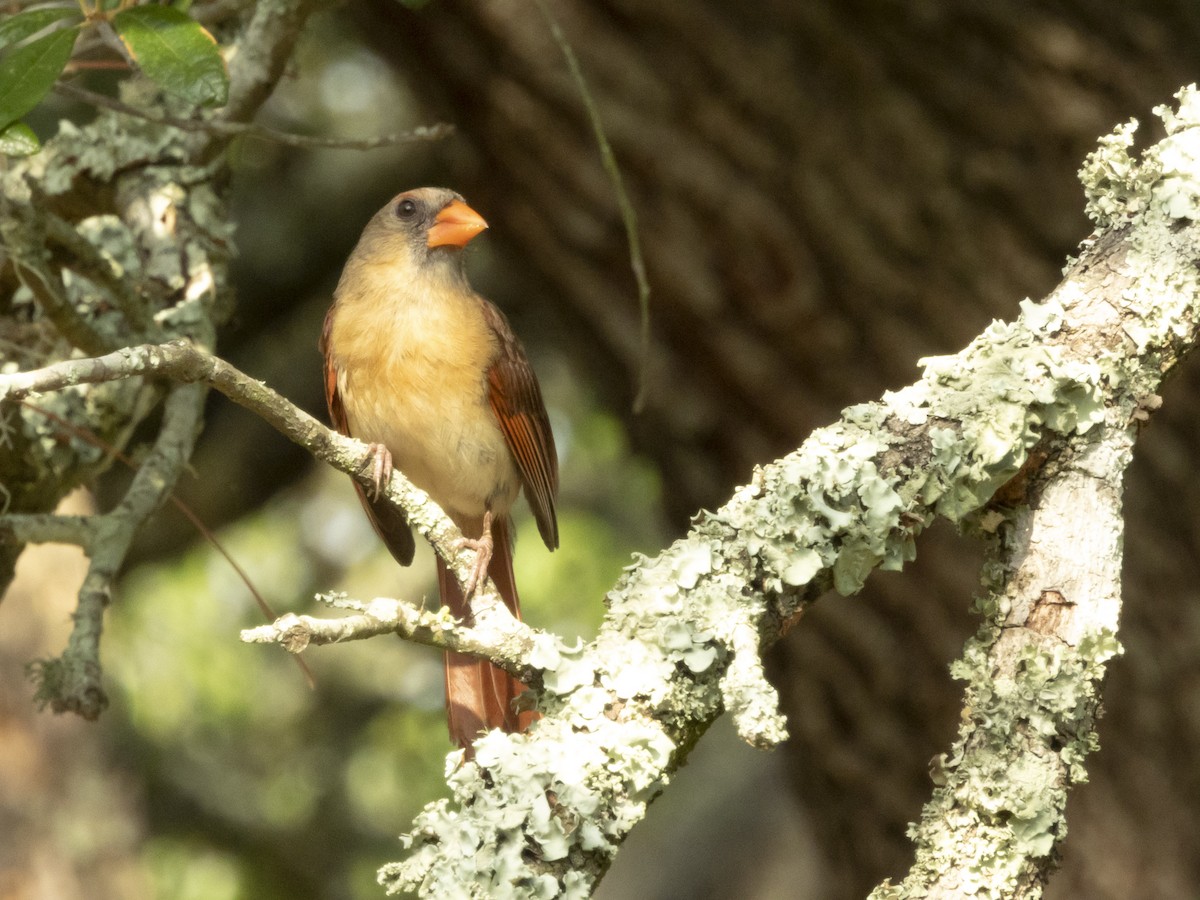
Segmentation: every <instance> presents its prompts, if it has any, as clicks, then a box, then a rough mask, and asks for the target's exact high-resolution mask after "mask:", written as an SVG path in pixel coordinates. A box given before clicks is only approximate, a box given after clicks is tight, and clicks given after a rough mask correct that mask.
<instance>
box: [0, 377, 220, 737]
mask: <svg viewBox="0 0 1200 900" xmlns="http://www.w3.org/2000/svg"><path fill="white" fill-rule="evenodd" d="M204 395H205V391H204V389H203V387H201V386H200V385H179V386H176V387H174V388H172V389H171V392H170V394H169V396H168V397H167V401H166V404H165V406H164V410H163V423H162V427H161V429H160V430H159V433H158V438H157V440H156V441H155V443H154V448H153V449H152V450H151V452H150V455H149V457H148V458H147V459H146V461H145V463H143V464H142V466H141V468H140V469H138V472H137V474H136V475H135V476H134V479H133V483H132V484H130V486H129V489H128V490H127V491H126V492H125V496H124V498H123V499H122V500H121V502H120V503H119V504H118V505H117V507H116V508H115V509H114V510H113V511H112V512H110V513H107V514H106V515H103V516H94V517H91V522H90V523H89V524H90V530H91V534H90V536H89V537H88V538H87V540H86V544H85V545H84V546H85V549H86V550H87V552H88V556H89V557H90V559H91V562H90V564H89V566H88V571H87V575H86V576H85V577H84V581H83V588H82V589H81V590H80V592H79V602H78V605H77V606H76V610H75V616H74V619H75V625H74V628H73V629H72V630H71V637H70V638H69V639H68V642H67V647H66V649H65V650H64V651H63V653H62V655H61V656H60V657H59V658H58V659H54V660H42V661H41V662H39V663H37V664H35V665H34V674H35V678H36V680H37V682H38V690H37V693H36V695H35V697H34V699H35V700H36V701H37V702H38V703H40V704H48V705H49V706H50V708H51V709H53V710H54V711H55V712H74V713H78V714H79V715H81V716H83V717H84V718H85V719H95V718H97V717H98V716H99V715H100V713H101V712H103V711H104V709H105V707H107V706H108V696H107V695H106V693H105V691H104V687H103V685H102V684H101V668H100V635H101V633H102V631H103V630H104V610H105V609H106V608H107V607H108V604H109V602H110V601H111V598H112V586H113V580H114V579H115V578H116V575H117V572H118V571H119V570H120V567H121V564H122V563H123V562H124V561H125V556H126V554H127V553H128V552H129V545H130V544H131V543H132V542H133V538H134V535H136V534H137V532H138V529H139V528H141V526H142V525H143V524H144V523H145V521H146V519H148V518H149V517H150V514H151V513H153V512H154V511H155V510H156V509H158V507H159V506H160V505H161V504H162V502H163V500H164V499H165V498H166V497H167V496H168V495H169V494H170V493H171V490H172V488H174V486H175V482H176V480H177V479H178V478H179V473H180V472H181V471H182V469H183V467H184V466H186V465H187V461H188V458H189V457H190V456H191V451H192V444H193V442H194V440H195V435H196V431H197V429H198V428H199V426H200V420H201V414H202V412H203V408H204ZM7 519H8V517H7V516H0V530H3V529H4V528H5V527H6V525H5V523H6V520H7ZM70 521H74V518H73V519H71V520H70Z"/></svg>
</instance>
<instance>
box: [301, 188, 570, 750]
mask: <svg viewBox="0 0 1200 900" xmlns="http://www.w3.org/2000/svg"><path fill="white" fill-rule="evenodd" d="M484 227H486V226H485V225H484V223H483V220H482V219H481V218H479V216H478V214H476V213H475V212H474V211H473V210H471V209H470V208H469V207H467V206H466V205H465V204H464V203H463V202H462V198H461V197H459V196H458V195H457V194H454V193H453V192H451V191H446V190H443V189H438V188H422V189H419V190H415V191H408V192H406V193H404V194H401V195H399V196H398V197H396V198H394V199H393V200H392V202H391V203H389V204H388V205H387V206H386V207H384V208H383V209H382V210H380V211H379V212H378V213H377V214H376V215H375V216H374V217H373V218H372V219H371V221H370V222H369V223H368V225H367V227H366V228H365V229H364V231H363V235H362V237H361V238H360V239H359V243H358V245H357V246H356V247H355V249H354V252H353V253H352V254H351V256H350V259H349V260H348V261H347V263H346V267H345V269H344V271H343V273H342V277H341V280H340V281H339V282H338V286H337V289H336V291H335V294H334V304H333V306H332V307H331V309H330V311H329V315H328V316H327V318H326V322H325V331H324V334H323V336H322V350H323V352H324V354H325V365H326V395H327V399H328V401H329V409H330V414H331V417H332V418H333V421H334V424H335V425H336V426H337V427H338V428H339V429H340V430H342V431H344V432H346V433H348V434H351V435H353V436H354V437H356V438H358V439H360V440H362V441H365V442H367V443H370V444H373V445H378V447H379V448H381V449H386V454H390V458H391V461H392V463H393V464H394V466H395V467H396V468H398V469H399V470H400V471H402V472H403V473H404V474H405V475H406V476H407V477H408V478H409V479H410V480H411V481H412V482H413V483H414V484H415V485H417V486H418V487H420V488H422V489H423V490H425V491H426V492H427V493H428V494H429V495H430V496H431V497H432V498H433V499H434V500H435V501H436V502H437V503H438V504H439V505H440V506H441V507H442V508H443V509H444V510H445V511H446V513H447V514H448V515H449V516H450V517H451V518H452V519H453V520H454V522H455V524H456V525H458V527H459V528H460V529H461V530H462V532H463V534H464V535H466V536H467V537H468V538H480V537H481V536H482V537H483V538H487V537H488V535H486V534H483V532H484V522H485V514H487V515H489V516H490V519H491V521H492V522H493V523H494V524H493V525H492V528H491V533H490V537H491V538H492V539H493V541H494V550H493V553H492V557H491V561H490V564H489V566H488V569H487V574H488V576H489V577H490V578H491V579H492V581H493V582H494V583H495V584H496V587H497V590H498V591H499V592H500V594H501V596H502V597H504V599H505V601H506V603H507V604H508V605H509V608H510V609H512V611H513V612H514V614H519V603H518V600H517V592H516V585H515V582H514V579H513V573H512V545H511V533H512V532H511V523H510V522H509V512H510V511H511V509H512V507H513V504H514V503H515V502H516V499H517V496H518V495H519V494H520V492H521V490H522V488H524V489H525V494H526V496H527V497H528V498H529V500H530V503H531V505H532V506H533V510H534V516H535V519H536V520H537V523H538V528H539V530H540V531H541V534H542V536H543V539H544V540H545V541H546V544H547V545H548V546H549V547H551V549H553V548H554V547H556V546H557V545H558V530H557V525H556V523H555V514H554V495H555V493H556V491H557V487H558V466H557V460H556V458H555V452H554V441H553V437H552V435H551V432H550V426H549V421H548V419H547V416H546V410H545V406H544V404H543V403H542V398H541V392H540V390H539V389H538V386H537V379H536V378H535V377H534V375H533V370H532V368H531V367H530V365H529V362H528V360H527V359H526V357H525V353H524V351H523V350H522V348H521V345H520V343H519V342H518V341H517V340H516V338H515V337H514V336H513V334H512V331H511V329H510V328H509V326H508V322H507V321H506V320H505V318H504V316H503V314H501V313H500V311H499V310H497V309H496V308H495V307H494V306H492V305H491V304H490V303H488V301H486V300H484V299H483V298H482V297H480V296H479V295H478V294H476V293H475V292H474V291H473V290H472V289H471V287H470V285H469V284H468V282H467V279H466V275H465V272H464V268H463V259H462V247H463V246H465V244H466V243H467V242H468V241H469V240H470V239H471V238H472V237H473V236H474V235H475V234H477V233H478V232H479V231H481V230H482V229H483V228H484ZM359 493H360V496H361V498H362V500H363V505H364V507H365V508H366V509H367V512H368V515H369V516H370V517H371V520H372V523H373V524H374V526H375V529H376V531H377V532H378V533H379V534H380V536H381V537H382V538H383V539H384V541H385V542H386V543H387V545H388V547H389V548H390V549H391V551H392V553H393V555H394V556H395V557H396V559H397V560H399V561H400V562H401V563H403V564H405V565H407V564H408V563H409V562H410V561H411V559H412V552H413V544H412V536H411V534H410V533H409V530H408V527H407V524H406V523H405V522H404V519H403V516H402V514H400V513H399V512H398V511H397V510H395V509H394V508H392V507H391V506H390V505H388V504H387V503H386V501H380V500H377V499H374V498H372V497H371V496H369V495H368V494H367V493H366V492H365V491H363V490H362V489H361V487H360V488H359ZM438 581H439V586H440V589H441V593H442V600H443V602H444V603H445V604H446V605H447V606H449V607H450V609H451V611H452V612H453V613H454V614H455V615H456V616H459V617H466V616H468V615H469V607H468V606H467V602H466V598H465V597H464V596H463V591H462V588H461V586H460V585H458V583H457V582H456V581H455V580H454V577H453V575H452V574H451V573H450V571H449V569H448V568H446V567H445V566H444V565H443V564H442V563H441V561H440V560H439V568H438ZM522 687H523V686H522V685H520V683H519V682H516V681H515V680H514V679H512V678H510V677H509V676H508V675H506V674H505V673H503V672H502V671H500V670H498V669H496V668H494V667H493V666H491V665H490V664H489V663H487V662H480V661H479V660H476V659H474V658H471V657H463V656H459V655H457V654H447V662H446V692H447V710H448V715H449V724H450V732H451V735H452V737H454V739H455V740H456V741H457V742H458V743H459V744H460V745H462V746H463V747H466V748H468V749H469V747H470V743H471V741H472V740H473V739H474V737H475V736H476V735H477V734H478V732H479V731H480V730H481V729H484V728H505V729H507V730H516V729H517V728H518V727H519V722H518V718H517V716H516V713H515V712H514V711H513V709H512V700H513V699H514V697H515V696H516V694H517V693H519V692H520V690H521V689H522Z"/></svg>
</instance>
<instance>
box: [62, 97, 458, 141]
mask: <svg viewBox="0 0 1200 900" xmlns="http://www.w3.org/2000/svg"><path fill="white" fill-rule="evenodd" d="M54 90H55V92H56V93H58V94H61V95H62V96H64V97H70V98H71V99H73V100H79V101H81V102H83V103H87V104H90V105H91V106H98V107H101V108H103V109H108V110H111V111H112V112H117V113H121V114H122V115H127V116H136V117H137V118H139V119H145V120H146V121H147V122H153V123H155V124H156V125H168V126H170V127H172V128H178V129H179V130H181V131H201V132H206V133H208V134H216V135H221V136H223V137H250V138H258V139H259V140H263V141H269V142H271V143H273V144H283V145H285V146H287V147H307V148H321V147H324V148H330V149H334V150H376V149H379V148H380V147H397V146H402V145H404V144H416V143H424V142H429V141H440V140H444V139H445V138H448V137H450V136H451V135H452V134H454V126H453V125H449V124H446V123H443V122H438V123H436V124H434V125H421V126H418V127H417V128H414V129H413V130H412V131H405V132H401V133H399V134H392V135H384V136H382V137H375V138H362V139H355V138H331V137H318V136H314V135H307V134H293V133H291V132H286V131H278V130H276V129H274V128H267V127H266V126H265V125H256V124H254V123H249V122H228V121H224V120H221V119H181V118H178V117H176V116H166V115H162V114H160V113H156V112H151V111H150V110H146V109H141V108H139V107H137V106H130V105H129V104H128V103H123V102H121V101H120V100H117V99H115V98H113V97H108V96H106V95H104V94H97V93H96V92H94V91H89V90H87V89H86V88H81V87H79V86H78V85H74V84H70V83H68V82H60V83H58V84H56V85H55V86H54Z"/></svg>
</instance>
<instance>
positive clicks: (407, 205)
mask: <svg viewBox="0 0 1200 900" xmlns="http://www.w3.org/2000/svg"><path fill="white" fill-rule="evenodd" d="M416 213H417V204H416V202H415V201H413V200H408V199H404V200H401V201H400V202H399V203H397V204H396V215H397V217H399V218H401V219H411V218H412V217H413V216H415V215H416Z"/></svg>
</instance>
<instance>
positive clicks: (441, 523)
mask: <svg viewBox="0 0 1200 900" xmlns="http://www.w3.org/2000/svg"><path fill="white" fill-rule="evenodd" d="M133 376H144V377H163V378H169V379H171V380H173V381H176V382H180V383H184V384H192V383H197V382H203V383H205V384H208V385H210V386H211V387H214V388H216V389H217V390H218V391H220V392H221V393H223V394H224V395H225V396H227V397H229V399H231V400H233V401H234V402H235V403H238V404H239V405H241V406H243V407H245V408H246V409H248V410H250V411H251V412H253V413H254V414H255V415H257V416H259V417H260V418H261V419H262V420H263V421H265V422H266V423H267V424H268V425H270V426H271V427H273V428H275V429H276V430H277V431H278V432H279V433H280V434H282V435H283V436H284V437H286V438H288V439H289V440H291V441H293V442H294V443H296V444H298V445H299V446H301V447H304V448H305V449H306V450H308V451H309V452H310V453H311V454H312V455H313V456H314V457H316V458H317V459H319V460H321V461H322V462H325V463H328V464H329V465H331V466H333V467H334V468H336V469H339V470H340V471H342V472H345V473H347V474H348V475H351V476H353V477H355V478H358V479H359V480H360V481H361V482H362V483H363V484H364V485H367V486H373V484H374V482H373V481H371V469H370V466H369V465H368V464H367V463H368V460H370V459H371V455H370V450H369V449H368V448H367V445H366V444H363V443H362V442H361V441H357V440H355V439H353V438H349V437H345V436H344V435H341V434H338V433H337V432H336V431H332V430H330V429H329V428H326V427H325V426H324V425H322V424H321V423H320V422H318V421H317V420H316V419H314V418H313V417H312V416H310V415H309V414H308V413H306V412H304V410H302V409H300V408H299V407H298V406H296V405H294V404H293V403H291V402H290V401H288V400H287V399H285V398H284V397H282V396H280V395H279V394H278V393H276V392H275V391H273V390H271V389H270V388H269V387H267V386H266V385H265V384H263V383H262V382H261V381H257V380H255V379H253V378H251V377H250V376H248V375H246V374H245V373H243V372H241V371H239V370H238V369H237V368H235V367H234V366H231V365H230V364H229V363H227V362H225V361H224V360H222V359H220V358H219V357H216V356H213V355H212V354H210V353H207V352H205V351H204V350H201V349H200V348H198V347H196V346H195V345H193V344H190V343H188V342H186V341H172V342H169V343H166V344H143V345H141V346H138V347H127V348H124V349H122V350H117V351H115V352H113V353H109V354H107V355H105V356H100V357H94V358H88V359H69V360H63V361H62V362H57V363H53V364H51V365H49V366H45V367H43V368H41V369H35V370H33V371H29V372H14V373H12V374H8V375H3V374H0V403H3V402H4V401H5V400H21V399H24V398H25V397H28V396H29V395H31V394H34V393H38V392H42V391H58V390H62V389H63V388H67V387H72V386H75V385H81V384H100V383H105V382H111V381H119V380H121V379H125V378H131V377H133ZM387 495H388V497H389V499H391V500H392V502H393V503H396V504H397V505H398V506H400V507H401V508H402V509H403V510H404V512H405V517H406V518H407V519H408V521H409V524H410V525H411V526H412V527H413V528H414V529H415V530H416V531H417V533H418V534H420V535H421V536H422V537H423V538H425V539H426V540H427V541H429V543H430V544H431V545H432V546H433V548H434V550H435V551H437V553H438V554H439V555H440V556H441V557H442V558H443V559H445V560H446V561H447V562H448V563H449V564H450V565H451V568H452V569H453V570H454V573H455V576H456V577H457V578H459V580H460V581H465V580H466V578H467V576H468V575H469V573H470V572H471V571H472V567H473V565H474V553H473V552H471V551H466V552H463V551H462V550H461V549H460V546H459V542H460V541H461V539H462V533H461V532H460V531H459V530H458V528H457V527H456V526H455V525H454V523H453V522H451V521H450V519H449V518H448V517H447V516H446V514H445V513H444V512H443V511H442V510H441V509H440V508H439V507H438V505H437V504H436V503H434V502H433V501H432V500H431V499H430V498H429V495H428V494H426V493H425V492H424V491H422V490H421V489H420V488H417V487H416V486H414V485H413V484H412V482H410V481H409V480H408V479H407V478H405V477H404V476H403V475H402V474H401V473H399V472H395V473H393V475H392V481H391V483H390V484H389V486H388V488H387ZM2 523H3V518H2V517H0V527H3V524H2ZM492 597H494V594H493V593H491V592H490V591H489V590H488V589H487V588H486V586H485V589H484V590H483V591H481V592H477V598H476V599H477V600H478V601H481V602H484V603H486V602H487V601H488V599H489V598H492Z"/></svg>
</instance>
